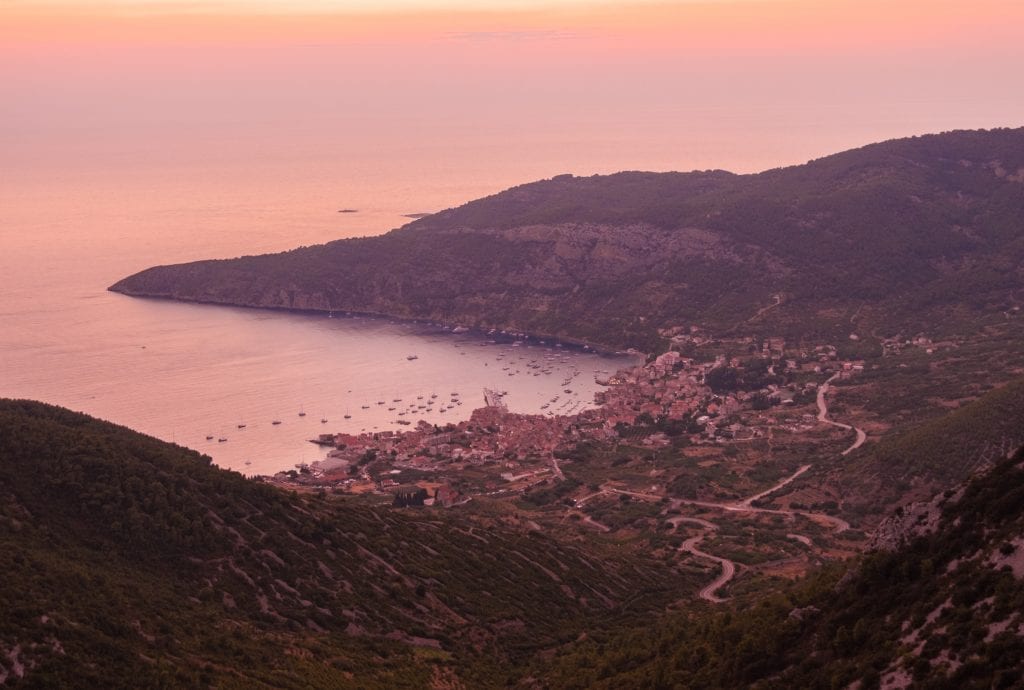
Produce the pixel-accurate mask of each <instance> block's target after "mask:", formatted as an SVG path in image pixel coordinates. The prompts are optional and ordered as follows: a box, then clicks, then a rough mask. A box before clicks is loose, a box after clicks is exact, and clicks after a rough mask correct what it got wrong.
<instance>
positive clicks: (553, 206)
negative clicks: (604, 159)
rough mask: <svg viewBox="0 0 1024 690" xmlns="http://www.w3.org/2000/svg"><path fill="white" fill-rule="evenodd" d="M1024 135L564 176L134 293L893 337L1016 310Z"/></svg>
mask: <svg viewBox="0 0 1024 690" xmlns="http://www.w3.org/2000/svg"><path fill="white" fill-rule="evenodd" d="M1022 218H1024V129H1015V130H993V131H962V132H951V133H947V134H940V135H930V136H923V137H915V138H911V139H902V140H895V141H889V142H884V143H881V144H874V145H871V146H866V147H864V148H861V149H856V150H852V151H847V152H844V153H840V154H836V155H833V156H829V157H827V158H822V159H819V160H816V161H812V162H810V163H807V164H805V165H801V166H795V167H790V168H782V169H777V170H770V171H767V172H763V173H760V174H756V175H733V174H730V173H726V172H721V171H715V172H692V173H642V172H624V173H618V174H615V175H608V176H593V177H573V176H568V175H563V176H559V177H556V178H554V179H551V180H544V181H541V182H535V183H531V184H525V185H522V186H519V187H515V188H513V189H510V190H508V191H505V192H502V193H500V194H497V195H494V196H491V197H487V198H485V199H480V200H478V201H473V202H470V203H468V204H466V205H464V206H461V207H459V208H455V209H451V210H448V211H443V212H440V213H437V214H434V215H432V216H428V217H426V218H423V219H420V220H417V221H415V222H412V223H410V224H408V225H407V226H405V227H403V228H401V229H399V230H396V231H393V232H391V233H389V234H387V235H384V236H381V237H373V238H364V239H355V240H342V241H337V242H332V243H330V244H327V245H323V246H317V247H304V248H301V249H296V250H294V251H291V252H285V253H282V254H274V255H266V256H258V257H244V258H241V259H235V260H227V261H201V262H196V263H191V264H183V265H178V266H163V267H157V268H153V269H149V270H146V271H143V272H141V273H139V274H136V275H134V276H131V277H129V278H126V279H124V280H122V281H120V282H119V283H117V284H116V285H114V286H113V287H112V289H113V290H115V291H118V292H123V293H126V294H131V295H148V296H157V297H171V298H175V299H183V300H194V301H203V302H214V303H224V304H237V305H248V306H259V307H271V308H285V309H309V310H323V311H326V310H334V311H358V312H371V313H380V314H388V315H394V316H399V317H409V318H424V319H430V320H435V321H437V320H441V321H448V322H457V323H462V324H465V325H473V326H480V327H488V328H489V327H501V328H512V329H515V330H525V331H528V332H531V333H537V334H548V335H556V336H560V337H564V338H570V339H572V338H575V339H583V340H590V341H593V342H598V343H604V344H607V345H613V346H617V347H621V346H635V347H639V348H644V349H656V348H657V347H658V346H659V343H660V337H659V329H660V328H665V327H671V326H676V325H680V324H683V325H692V324H698V325H701V326H704V327H706V328H708V329H709V330H712V331H718V332H720V331H722V330H725V329H732V328H734V327H736V326H739V325H744V322H746V321H747V320H748V319H750V318H751V317H752V316H754V315H755V314H756V313H757V312H758V311H759V310H760V309H761V308H763V307H765V306H769V305H771V304H772V303H773V301H774V300H776V299H778V300H779V301H781V305H780V307H779V308H778V309H773V310H772V311H771V312H769V313H767V314H765V317H764V319H761V320H760V321H759V322H758V323H756V324H752V325H745V326H744V328H748V329H750V328H753V329H757V328H761V329H762V330H764V329H770V330H774V332H776V333H777V334H785V333H794V334H799V335H800V336H802V337H813V336H815V335H825V334H828V335H835V334H839V333H842V331H843V329H844V328H848V326H849V323H848V319H849V316H848V313H847V311H846V310H849V311H851V312H852V311H853V310H854V309H860V310H861V311H859V312H858V313H859V314H860V315H861V316H862V318H863V319H865V320H866V322H868V323H871V324H873V326H874V327H875V328H877V329H879V330H880V332H881V333H883V334H885V333H892V332H895V331H898V330H903V331H904V332H906V331H910V332H915V329H916V330H920V329H921V328H922V327H923V326H924V325H927V326H928V327H929V328H930V329H932V330H933V331H934V330H936V329H942V328H947V329H948V328H956V327H959V326H960V325H961V324H962V322H963V320H964V318H965V315H967V316H970V315H972V314H974V315H976V314H977V313H984V312H986V311H995V310H1000V309H1007V308H1011V307H1012V306H1017V300H1018V298H1019V297H1020V295H1019V294H1017V292H1016V291H1017V290H1019V287H1020V285H1021V281H1022V275H1021V265H1022V261H1024V221H1022Z"/></svg>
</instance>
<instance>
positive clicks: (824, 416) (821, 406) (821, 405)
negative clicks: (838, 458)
mask: <svg viewBox="0 0 1024 690" xmlns="http://www.w3.org/2000/svg"><path fill="white" fill-rule="evenodd" d="M837 378H839V374H832V376H831V377H830V378H829V379H828V380H827V381H825V383H823V384H821V385H820V386H818V421H819V422H824V423H825V424H831V425H832V426H837V427H839V428H840V429H847V430H849V431H854V432H856V434H857V438H856V440H855V441H854V442H853V445H852V446H850V447H849V448H847V449H846V450H844V451H843V452H842V453H840V455H848V454H849V453H851V452H853V451H855V450H857V449H858V448H860V447H861V446H862V445H864V441H866V440H867V439H868V435H867V434H865V433H864V430H863V429H858V428H857V427H855V426H850V425H849V424H843V423H842V422H834V421H832V420H831V419H829V418H828V405H827V404H826V403H825V396H826V395H827V394H828V392H829V389H830V388H831V385H830V384H831V383H832V382H833V381H835V380H836V379H837Z"/></svg>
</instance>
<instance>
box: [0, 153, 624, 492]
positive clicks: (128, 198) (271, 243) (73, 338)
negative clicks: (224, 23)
mask: <svg viewBox="0 0 1024 690" xmlns="http://www.w3.org/2000/svg"><path fill="white" fill-rule="evenodd" d="M45 170H46V169H45V168H43V169H41V170H40V171H33V170H31V169H25V170H23V171H21V174H19V175H17V176H8V178H7V179H6V180H5V182H6V184H5V185H3V187H2V188H0V208H3V209H4V211H3V214H4V216H5V218H4V220H3V226H2V229H0V232H2V235H0V249H2V252H0V276H2V280H3V299H2V302H0V395H2V396H4V397H13V398H30V399H35V400H41V401H44V402H47V403H52V404H56V405H61V406H64V407H68V408H70V409H73V410H78V411H82V412H85V413H88V414H90V415H95V416H97V417H100V418H103V419H106V420H109V421H112V422H114V423H117V424H121V425H124V426H127V427H130V428H132V429H135V430H138V431H141V432H143V433H146V434H150V435H153V436H155V437H158V438H160V439H164V440H166V441H172V442H174V443H177V444H179V445H182V446H187V447H189V448H193V449H195V450H198V451H200V452H202V453H204V454H207V455H209V456H210V457H211V458H212V459H213V461H214V462H215V463H216V464H218V465H220V466H222V467H226V468H231V469H234V470H237V471H239V472H242V473H244V474H249V475H255V474H272V473H275V472H278V471H281V470H286V469H290V468H292V467H294V466H296V465H299V464H302V463H311V462H313V461H315V460H318V459H320V458H322V457H323V455H324V453H325V452H326V451H325V449H324V448H322V447H320V446H318V445H315V444H313V443H310V440H311V439H315V438H317V437H318V436H319V435H320V434H327V433H335V432H346V433H361V432H368V431H378V430H386V429H407V428H411V427H412V425H414V424H416V423H417V422H419V421H420V420H425V421H428V422H430V423H433V424H444V423H448V422H458V421H461V420H465V419H468V418H469V416H470V414H471V412H472V410H473V409H474V408H477V407H481V406H483V404H484V397H483V395H484V390H485V389H490V390H494V391H498V392H502V391H504V392H505V395H504V397H503V399H504V401H505V403H506V404H507V406H508V408H509V409H510V410H512V411H515V412H523V413H532V414H554V413H571V412H576V411H580V410H583V409H586V408H587V407H591V406H593V404H594V403H593V399H594V393H595V392H597V391H598V390H600V389H601V387H602V386H601V385H599V384H598V383H597V382H596V381H597V379H600V378H603V377H606V376H608V375H609V373H611V372H614V371H615V370H616V369H619V368H621V367H623V366H627V365H629V364H631V363H633V362H634V361H635V358H633V357H630V356H625V355H615V354H596V353H594V352H587V351H584V350H581V349H578V348H571V347H563V346H561V345H559V344H556V343H554V342H543V343H542V342H540V341H539V340H537V339H529V338H526V339H524V338H519V337H515V336H513V335H511V334H502V333H483V332H475V331H468V332H462V331H461V329H459V330H458V331H457V332H453V329H452V325H447V326H445V325H441V324H428V323H408V322H401V321H396V320H389V319H385V318H371V317H360V316H353V315H346V314H344V313H338V314H334V315H328V314H303V313H289V312H282V311H270V310H258V309H244V308H232V307H222V306H211V305H198V304H186V303H177V302H172V301H166V300H153V299H140V298H132V297H126V296H123V295H118V294H114V293H111V292H108V291H107V289H106V288H107V286H109V285H111V284H112V283H114V282H115V281H117V280H118V279H119V278H121V277H123V276H126V275H128V274H131V273H134V272H135V271H138V270H140V269H143V268H146V267H148V266H151V265H155V264H164V263H172V262H179V261H186V260H193V259H201V258H214V257H232V256H239V255H243V254H255V253H262V252H270V251H280V250H285V249H290V248H293V247H296V246H300V245H311V244H316V243H320V242H325V241H329V240H334V239H338V238H343V237H355V236H361V235H373V234H379V233H381V232H386V231H387V230H389V229H391V228H394V227H398V226H400V225H403V224H405V223H407V222H409V221H410V219H409V218H407V217H406V215H407V214H415V213H424V212H431V211H436V210H438V209H440V208H444V207H446V206H450V205H453V204H455V203H460V202H462V201H466V200H469V199H471V198H473V196H479V195H482V194H484V193H488V192H494V191H497V190H498V189H500V188H501V187H502V186H505V184H506V182H505V180H501V179H490V180H483V181H481V180H480V178H479V177H477V176H474V175H467V176H465V177H464V178H463V179H461V180H460V179H459V176H458V175H448V176H447V177H445V176H433V177H430V176H427V177H425V178H424V179H423V180H422V181H418V180H415V179H402V178H401V176H399V175H395V174H390V175H381V176H373V175H365V174H361V173H360V169H359V167H358V166H355V170H353V169H352V166H351V165H349V167H346V165H345V164H339V165H337V166H336V167H335V168H333V169H332V170H330V171H325V170H324V169H323V168H322V167H318V166H317V165H316V164H315V161H314V164H311V165H309V166H308V167H306V166H304V165H301V164H295V163H294V162H291V163H290V164H289V165H283V166H282V165H278V166H274V165H264V166H254V167H253V168H250V169H247V168H246V167H244V166H239V167H238V168H236V169H233V170H223V169H219V168H218V167H217V166H216V165H214V166H208V165H198V164H193V165H189V166H183V167H176V166H174V165H157V166H146V165H138V166H134V165H130V164H124V163H123V162H115V163H112V164H110V165H105V166H88V165H83V166H81V167H79V168H75V167H71V168H68V169H62V170H54V169H52V168H51V169H49V173H48V174H43V171H45ZM33 172H35V174H33ZM226 180H230V181H226ZM342 210H350V211H355V212H352V213H348V212H347V213H340V212H339V211H342ZM275 422H277V423H275ZM402 422H408V424H404V423H402Z"/></svg>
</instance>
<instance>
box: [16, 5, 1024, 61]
mask: <svg viewBox="0 0 1024 690" xmlns="http://www.w3.org/2000/svg"><path fill="white" fill-rule="evenodd" d="M133 7H146V6H145V5H138V6H136V5H128V6H126V5H125V4H124V3H112V2H107V3H102V2H101V3H96V4H93V3H88V4H87V5H84V4H80V3H64V4H51V5H31V4H22V3H14V4H9V5H7V6H5V7H4V8H3V9H0V14H2V16H3V18H4V21H3V22H0V42H2V43H3V45H4V46H5V48H3V49H0V52H2V51H8V50H13V49H17V48H27V47H32V46H41V45H54V44H62V45H64V46H74V45H93V46H110V45H113V44H122V45H123V44H128V45H146V44H151V45H159V44H164V43H174V44H180V43H182V42H195V43H201V44H209V43H259V44H271V45H272V44H295V43H315V42H320V41H334V42H338V41H341V42H347V41H355V42H366V41H373V42H383V43H407V42H410V41H412V42H417V41H419V42H429V43H436V42H439V41H459V40H474V41H476V42H478V43H481V44H482V43H486V42H490V43H496V42H508V41H517V40H518V41H522V40H530V41H532V42H533V44H537V43H545V44H553V43H558V42H563V43H564V42H573V43H575V44H577V45H589V47H590V48H592V49H594V50H596V51H600V50H601V49H602V48H604V49H612V48H623V47H628V48H630V49H636V50H645V51H650V50H654V51H664V50H668V51H671V52H674V53H677V54H714V55H720V54H732V55H736V54H739V55H745V54H749V55H757V54H763V53H768V54H793V53H803V52H814V53H821V52H824V53H842V52H847V53H853V54H856V53H859V52H863V51H866V50H872V51H874V50H877V49H879V48H882V49H897V50H901V51H903V50H913V49H915V48H916V47H919V46H922V45H933V46H936V47H937V48H939V47H942V45H943V44H946V45H947V46H948V47H950V48H952V47H955V46H956V45H959V44H964V43H969V44H972V45H976V46H986V45H993V46H999V44H1000V42H1002V41H1010V40H1013V39H1018V38H1019V33H1020V29H1019V27H1020V26H1021V25H1024V3H1019V2H1014V1H1011V0H973V1H971V2H964V1H959V0H956V1H954V0H946V1H943V0H907V1H905V2H892V1H891V0H835V1H831V2H829V1H826V0H724V1H717V2H716V1H713V0H707V1H703V2H682V3H679V2H675V3H665V2H650V3H642V4H635V3H630V4H625V3H621V2H619V3H615V2H611V3H607V4H594V5H588V6H577V5H556V4H552V5H551V6H548V7H533V8H528V9H520V10H508V9H498V10H487V11H483V10H479V9H451V8H444V7H440V8H438V9H409V10H404V11H401V12H398V11H396V10H391V11H382V12H381V11H378V12H372V11H351V10H349V11H332V12H323V13H316V12H314V11H313V10H315V9H316V6H311V7H310V11H309V12H300V11H296V10H294V9H293V10H291V11H285V10H283V9H282V10H281V11H279V12H267V11H254V10H252V9H247V8H245V7H233V6H227V7H225V8H224V9H222V10H221V11H216V10H215V9H214V8H213V6H211V7H210V8H208V9H207V10H206V11H204V12H186V11H182V10H180V9H179V10H176V9H175V8H174V6H172V5H162V4H161V5H158V6H153V7H149V9H147V10H146V11H126V10H127V9H131V8H133ZM282 7H283V6H282ZM1002 47H1003V48H1006V46H1002ZM1018 49H1019V48H1018Z"/></svg>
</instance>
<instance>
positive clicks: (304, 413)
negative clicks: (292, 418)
mask: <svg viewBox="0 0 1024 690" xmlns="http://www.w3.org/2000/svg"><path fill="white" fill-rule="evenodd" d="M299 416H300V417H305V416H306V411H305V410H304V409H302V405H299Z"/></svg>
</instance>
